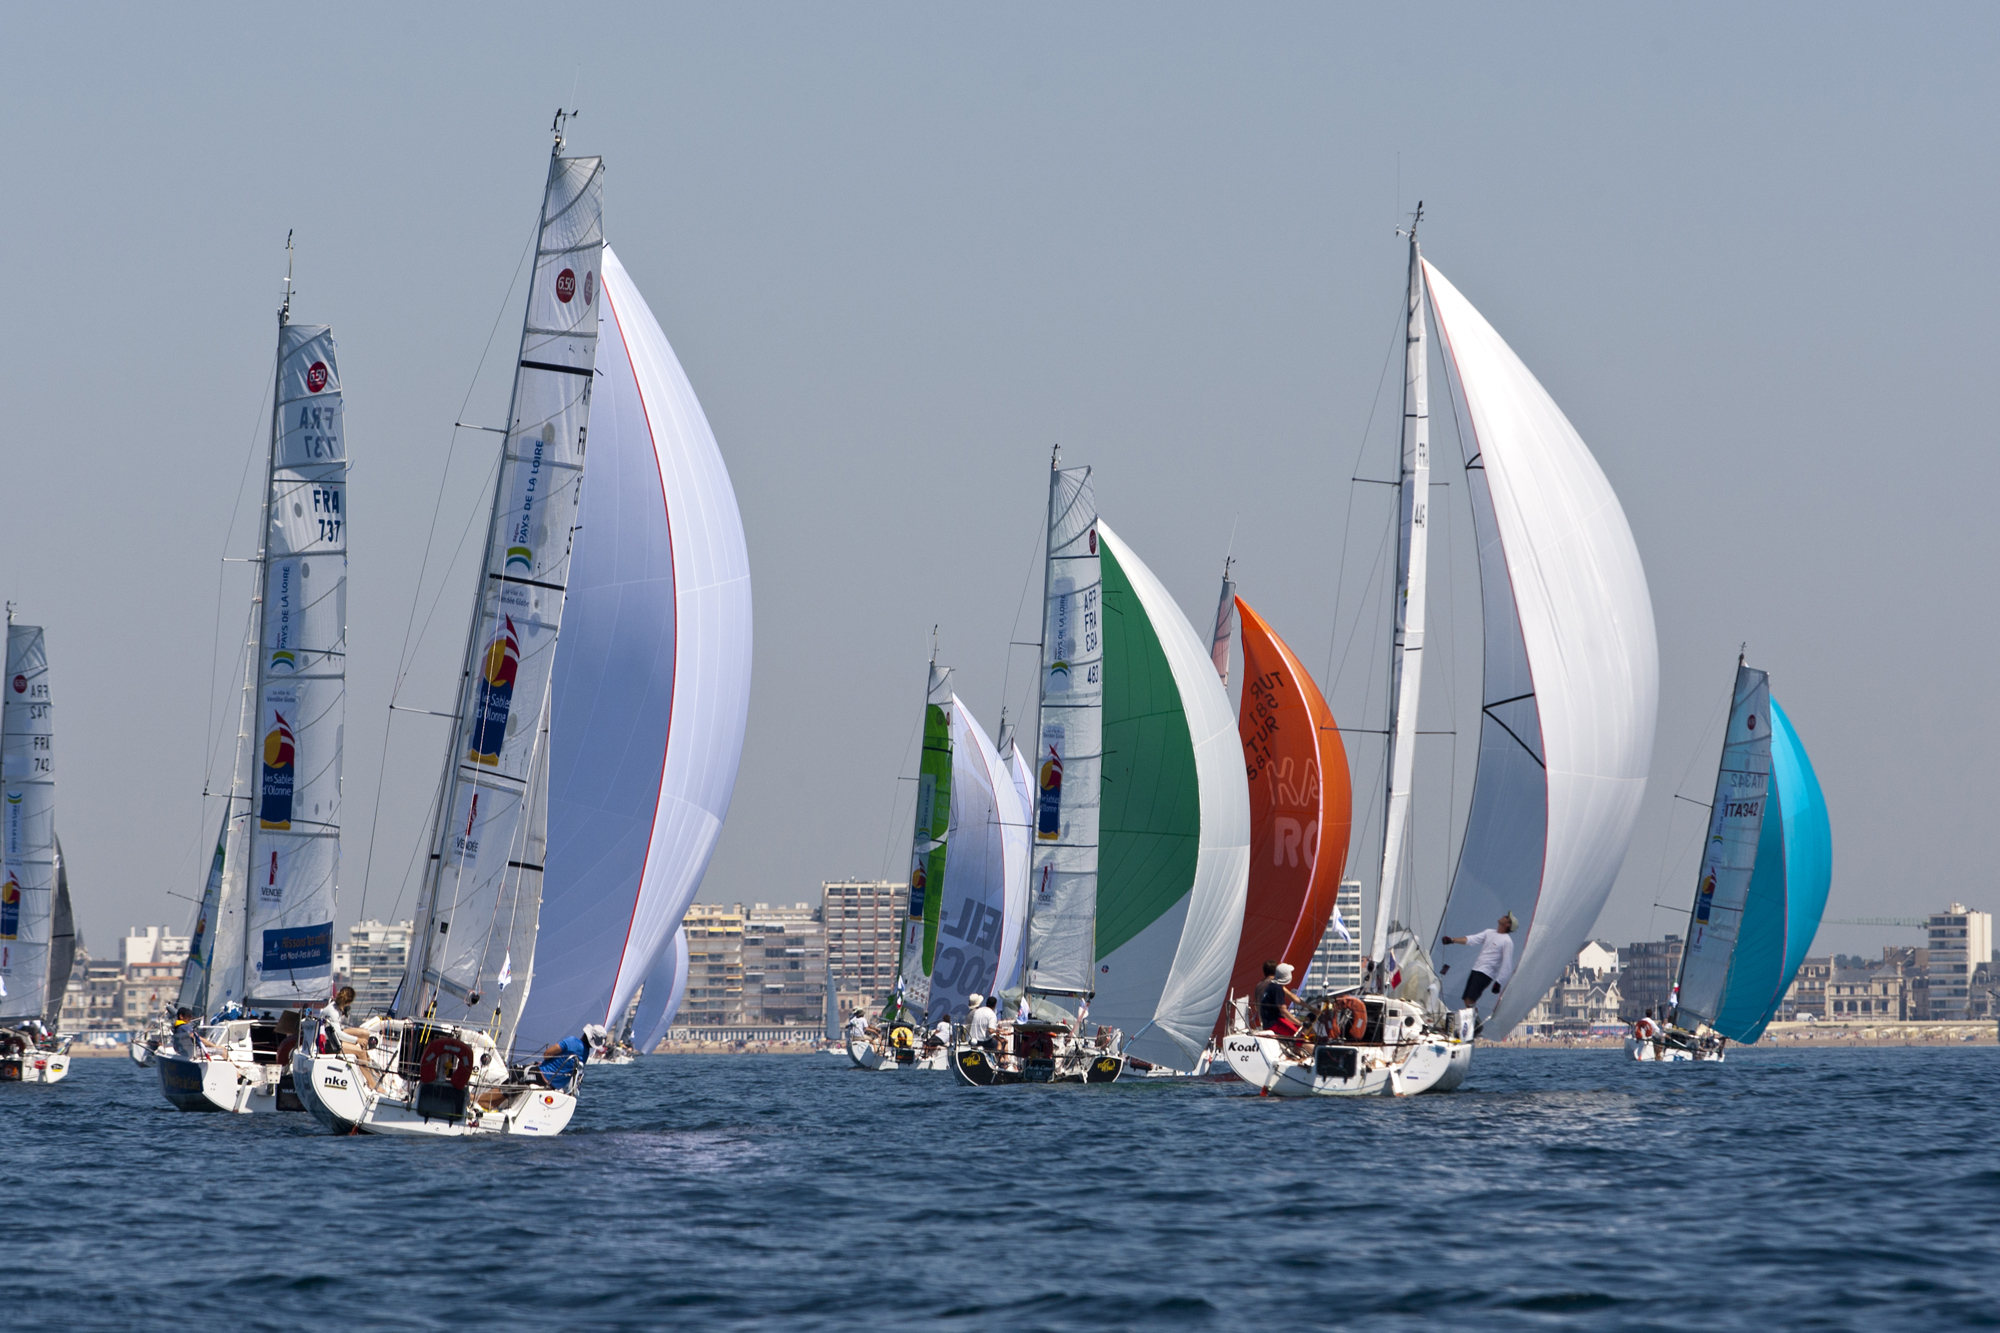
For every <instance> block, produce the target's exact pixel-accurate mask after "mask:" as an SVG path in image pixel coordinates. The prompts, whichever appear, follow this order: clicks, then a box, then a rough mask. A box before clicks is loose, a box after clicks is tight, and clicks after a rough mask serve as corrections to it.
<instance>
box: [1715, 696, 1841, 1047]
mask: <svg viewBox="0 0 2000 1333" xmlns="http://www.w3.org/2000/svg"><path fill="white" fill-rule="evenodd" d="M1771 807H1772V808H1771V809H1767V811H1766V814H1765V819H1764V827H1763V832H1762V834H1761V835H1760V837H1759V838H1758V841H1757V870H1756V873H1755V875H1754V876H1753V878H1752V879H1751V882H1750V896H1749V902H1748V903H1747V904H1746V905H1745V912H1744V917H1743V925H1742V928H1741V931H1740V933H1739V934H1738V937H1737V945H1736V955H1735V958H1734V960H1733V962H1732V964H1731V966H1730V973H1729V988H1728V990H1727V991H1726V992H1725V994H1724V998H1723V1002H1722V1009H1721V1012H1720V1013H1718V1014H1717V1015H1716V1017H1715V1023H1714V1027H1715V1030H1716V1031H1717V1032H1720V1033H1721V1034H1722V1035H1723V1036H1725V1037H1728V1038H1729V1039H1730V1040H1732V1041H1739V1042H1744V1043H1746V1044H1747V1043H1750V1042H1754V1041H1756V1040H1757V1038H1759V1037H1761V1036H1762V1035H1764V1028H1765V1026H1766V1025H1767V1024H1769V1023H1770V1021H1771V1019H1772V1017H1773V1016H1774V1015H1775V1014H1776V1013H1777V1010H1778V1004H1779V1002H1780V1001H1781V1000H1783V999H1784V997H1785V992H1786V990H1788V989H1789V988H1790V987H1791V984H1792V978H1793V977H1795V976H1797V975H1798V970H1799V964H1800V963H1802V962H1804V961H1805V956H1806V950H1808V949H1810V948H1811V947H1812V942H1813V937H1814V936H1815V935H1817V934H1818V933H1819V922H1820V917H1821V916H1822V915H1824V914H1825V912H1826V895H1827V890H1828V888H1829V887H1830V886H1831V885H1832V883H1833V828H1832V825H1831V823H1830V822H1829V821H1828V819H1827V813H1826V797H1825V795H1824V794H1823V793H1822V792H1821V791H1820V786H1819V777H1818V776H1817V775H1816V774H1815V773H1814V772H1813V766H1812V760H1811V759H1810V758H1809V757H1808V756H1807V755H1806V748H1805V746H1804V745H1802V744H1801V743H1800V742H1799V734H1798V732H1797V731H1795V730H1793V728H1792V721H1791V719H1790V718H1789V717H1787V716H1785V710H1784V709H1783V708H1781V707H1779V706H1778V701H1777V700H1776V699H1772V700H1771ZM1773 813H1775V814H1776V815H1777V816H1778V818H1776V819H1772V818H1771V817H1770V816H1771V814H1773Z"/></svg>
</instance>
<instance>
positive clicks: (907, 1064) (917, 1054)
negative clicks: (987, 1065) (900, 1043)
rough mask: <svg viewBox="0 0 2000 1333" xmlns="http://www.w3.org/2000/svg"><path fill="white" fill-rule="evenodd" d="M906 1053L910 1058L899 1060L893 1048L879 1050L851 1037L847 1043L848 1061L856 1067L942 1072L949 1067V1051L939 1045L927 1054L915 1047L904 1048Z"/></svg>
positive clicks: (931, 1072)
mask: <svg viewBox="0 0 2000 1333" xmlns="http://www.w3.org/2000/svg"><path fill="white" fill-rule="evenodd" d="M906 1053H907V1054H908V1055H909V1057H910V1058H909V1059H907V1060H899V1059H897V1058H896V1056H897V1052H896V1051H895V1050H893V1049H891V1050H881V1049H878V1048H877V1047H875V1046H874V1045H872V1044H871V1043H869V1042H866V1041H855V1040H853V1039H851V1038H850V1039H849V1040H848V1043H847V1059H848V1062H849V1063H850V1064H852V1065H853V1066H854V1067H855V1068H856V1069H868V1070H878V1069H881V1070H905V1071H912V1072H921V1073H930V1074H942V1073H944V1072H945V1071H946V1070H947V1069H950V1068H951V1053H950V1052H949V1051H947V1050H945V1049H944V1048H943V1047H939V1048H938V1049H937V1050H935V1051H932V1052H931V1053H930V1054H928V1055H926V1054H924V1052H923V1051H921V1050H919V1049H917V1048H915V1047H909V1048H906Z"/></svg>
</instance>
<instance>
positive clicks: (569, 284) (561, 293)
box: [556, 268, 589, 305]
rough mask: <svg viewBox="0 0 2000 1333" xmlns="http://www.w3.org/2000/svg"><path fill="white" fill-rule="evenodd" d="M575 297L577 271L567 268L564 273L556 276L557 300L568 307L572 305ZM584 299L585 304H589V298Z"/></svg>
mask: <svg viewBox="0 0 2000 1333" xmlns="http://www.w3.org/2000/svg"><path fill="white" fill-rule="evenodd" d="M575 295H576V270H575V269H573V268H566V269H564V270H563V271H562V272H560V273H558V274H556V300H558V301H561V302H562V303H563V304H564V305H568V304H569V303H570V300H571V299H572V298H573V297H575ZM584 299H585V303H586V304H588V302H589V298H588V297H586V298H584Z"/></svg>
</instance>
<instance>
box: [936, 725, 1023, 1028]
mask: <svg viewBox="0 0 2000 1333" xmlns="http://www.w3.org/2000/svg"><path fill="white" fill-rule="evenodd" d="M1017 801H1018V798H1017V797H1016V796H1015V794H1014V779H1013V775H1012V774H1010V773H1009V772H1008V771H1007V769H1006V767H1005V766H1004V765H1003V764H1002V763H1001V761H1000V753H999V751H997V750H995V749H994V748H993V742H992V741H991V740H990V739H988V738H987V735H986V729H985V728H984V727H981V726H980V725H979V720H978V719H977V718H975V717H973V716H972V710H970V709H969V708H967V707H966V706H965V701H964V700H963V699H960V698H959V697H958V696H957V695H956V694H954V695H952V696H951V854H950V856H949V857H947V858H946V861H945V876H944V891H943V895H942V897H941V898H940V899H939V902H938V933H937V952H936V954H935V956H934V957H933V959H932V962H931V975H930V995H929V1007H928V1009H927V1010H926V1013H927V1016H928V1017H929V1019H930V1021H931V1022H933V1023H935V1022H936V1021H937V1020H938V1019H940V1018H942V1017H944V1015H945V1014H947V1013H949V1014H951V1015H952V1016H953V1018H954V1019H955V1020H956V1021H958V1022H961V1023H963V1022H964V1021H966V1018H967V1017H968V1015H969V1014H970V1013H971V1006H970V1005H969V1004H968V1003H967V997H968V996H970V995H971V994H972V993H974V992H977V993H979V994H981V995H991V994H993V992H994V990H995V989H996V987H995V986H994V977H995V975H996V974H997V973H998V972H999V970H1000V968H1001V966H1002V964H1003V961H1004V959H1005V955H1006V927H1007V894H1008V889H1009V881H1008V878H1007V869H1008V867H1007V837H1008V832H1009V831H1008V829H1007V827H1006V824H1005V822H1004V821H1005V820H1006V819H1007V818H1009V817H1010V816H1011V815H1012V814H1014V813H1015V812H1014V810H1013V806H1014V805H1015V804H1016V803H1017Z"/></svg>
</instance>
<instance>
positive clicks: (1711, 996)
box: [1674, 658, 1785, 1031]
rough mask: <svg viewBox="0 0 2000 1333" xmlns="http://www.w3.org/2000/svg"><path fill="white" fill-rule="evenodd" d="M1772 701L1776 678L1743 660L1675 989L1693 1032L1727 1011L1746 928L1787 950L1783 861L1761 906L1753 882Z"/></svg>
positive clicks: (1767, 778)
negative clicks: (1753, 896)
mask: <svg viewBox="0 0 2000 1333" xmlns="http://www.w3.org/2000/svg"><path fill="white" fill-rule="evenodd" d="M1770 699H1771V689H1770V681H1769V678H1768V677H1767V676H1766V675H1765V674H1764V673H1763V672H1762V671H1759V670H1757V669H1756V668H1755V667H1752V666H1746V665H1744V663H1743V661H1742V659H1740V658H1739V659H1738V660H1737V663H1736V683H1735V686H1734V693H1733V695H1732V696H1731V700H1730V708H1729V725H1728V728H1727V730H1726V731H1725V732H1724V733H1723V740H1722V762H1721V764H1720V765H1718V766H1717V768H1716V771H1715V803H1714V804H1713V805H1711V806H1710V807H1709V813H1708V838H1707V839H1706V841H1704V842H1703V843H1702V858H1701V867H1700V872H1699V874H1698V875H1697V876H1696V880H1695V893H1694V906H1693V907H1692V908H1691V909H1690V910H1689V913H1688V925H1687V935H1686V936H1685V938H1686V940H1687V944H1686V945H1685V947H1684V948H1683V950H1682V953H1681V974H1680V980H1679V983H1678V984H1677V985H1676V986H1675V988H1674V992H1675V999H1676V1005H1675V1022H1676V1023H1678V1024H1679V1025H1680V1026H1681V1027H1684V1028H1686V1029H1688V1030H1689V1031H1693V1030H1694V1029H1695V1028H1697V1027H1699V1026H1701V1025H1702V1024H1704V1023H1713V1022H1714V1021H1715V1016H1716V1015H1717V1014H1719V1013H1721V1012H1722V1007H1723V999H1722V997H1723V991H1724V990H1725V988H1728V987H1729V984H1730V972H1731V967H1730V964H1731V961H1732V960H1733V959H1734V958H1735V956H1736V949H1737V943H1738V940H1739V938H1740V937H1741V935H1742V933H1743V928H1744V927H1746V926H1748V927H1750V938H1751V939H1752V940H1753V941H1755V940H1759V939H1760V938H1768V939H1771V940H1775V941H1776V950H1777V954H1778V956H1779V957H1780V958H1782V957H1783V955H1784V934H1785V922H1784V910H1785V886H1784V870H1783V862H1782V859H1780V860H1779V861H1778V862H1777V863H1776V865H1775V867H1774V869H1775V876H1773V875H1771V874H1767V875H1764V876H1758V878H1760V879H1764V880H1765V881H1766V882H1765V884H1763V885H1761V886H1759V887H1760V889H1761V890H1762V891H1761V892H1759V893H1758V894H1757V895H1756V896H1757V898H1758V899H1759V900H1760V902H1759V904H1757V905H1753V904H1752V902H1751V879H1752V876H1753V875H1754V874H1755V872H1756V870H1757V868H1758V866H1759V864H1760V860H1759V855H1758V845H1757V844H1758V841H1759V838H1760V835H1761V833H1762V830H1763V827H1764V821H1765V816H1766V810H1765V807H1766V806H1767V805H1768V804H1769V803H1770V797H1771V785H1770V784H1771V704H1770ZM1774 823H1775V821H1774ZM1768 970H1769V971H1775V970H1776V969H1775V968H1773V969H1768ZM1760 999H1761V997H1760ZM1759 1008H1760V1009H1761V1008H1762V1005H1761V1003H1760V1004H1759Z"/></svg>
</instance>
